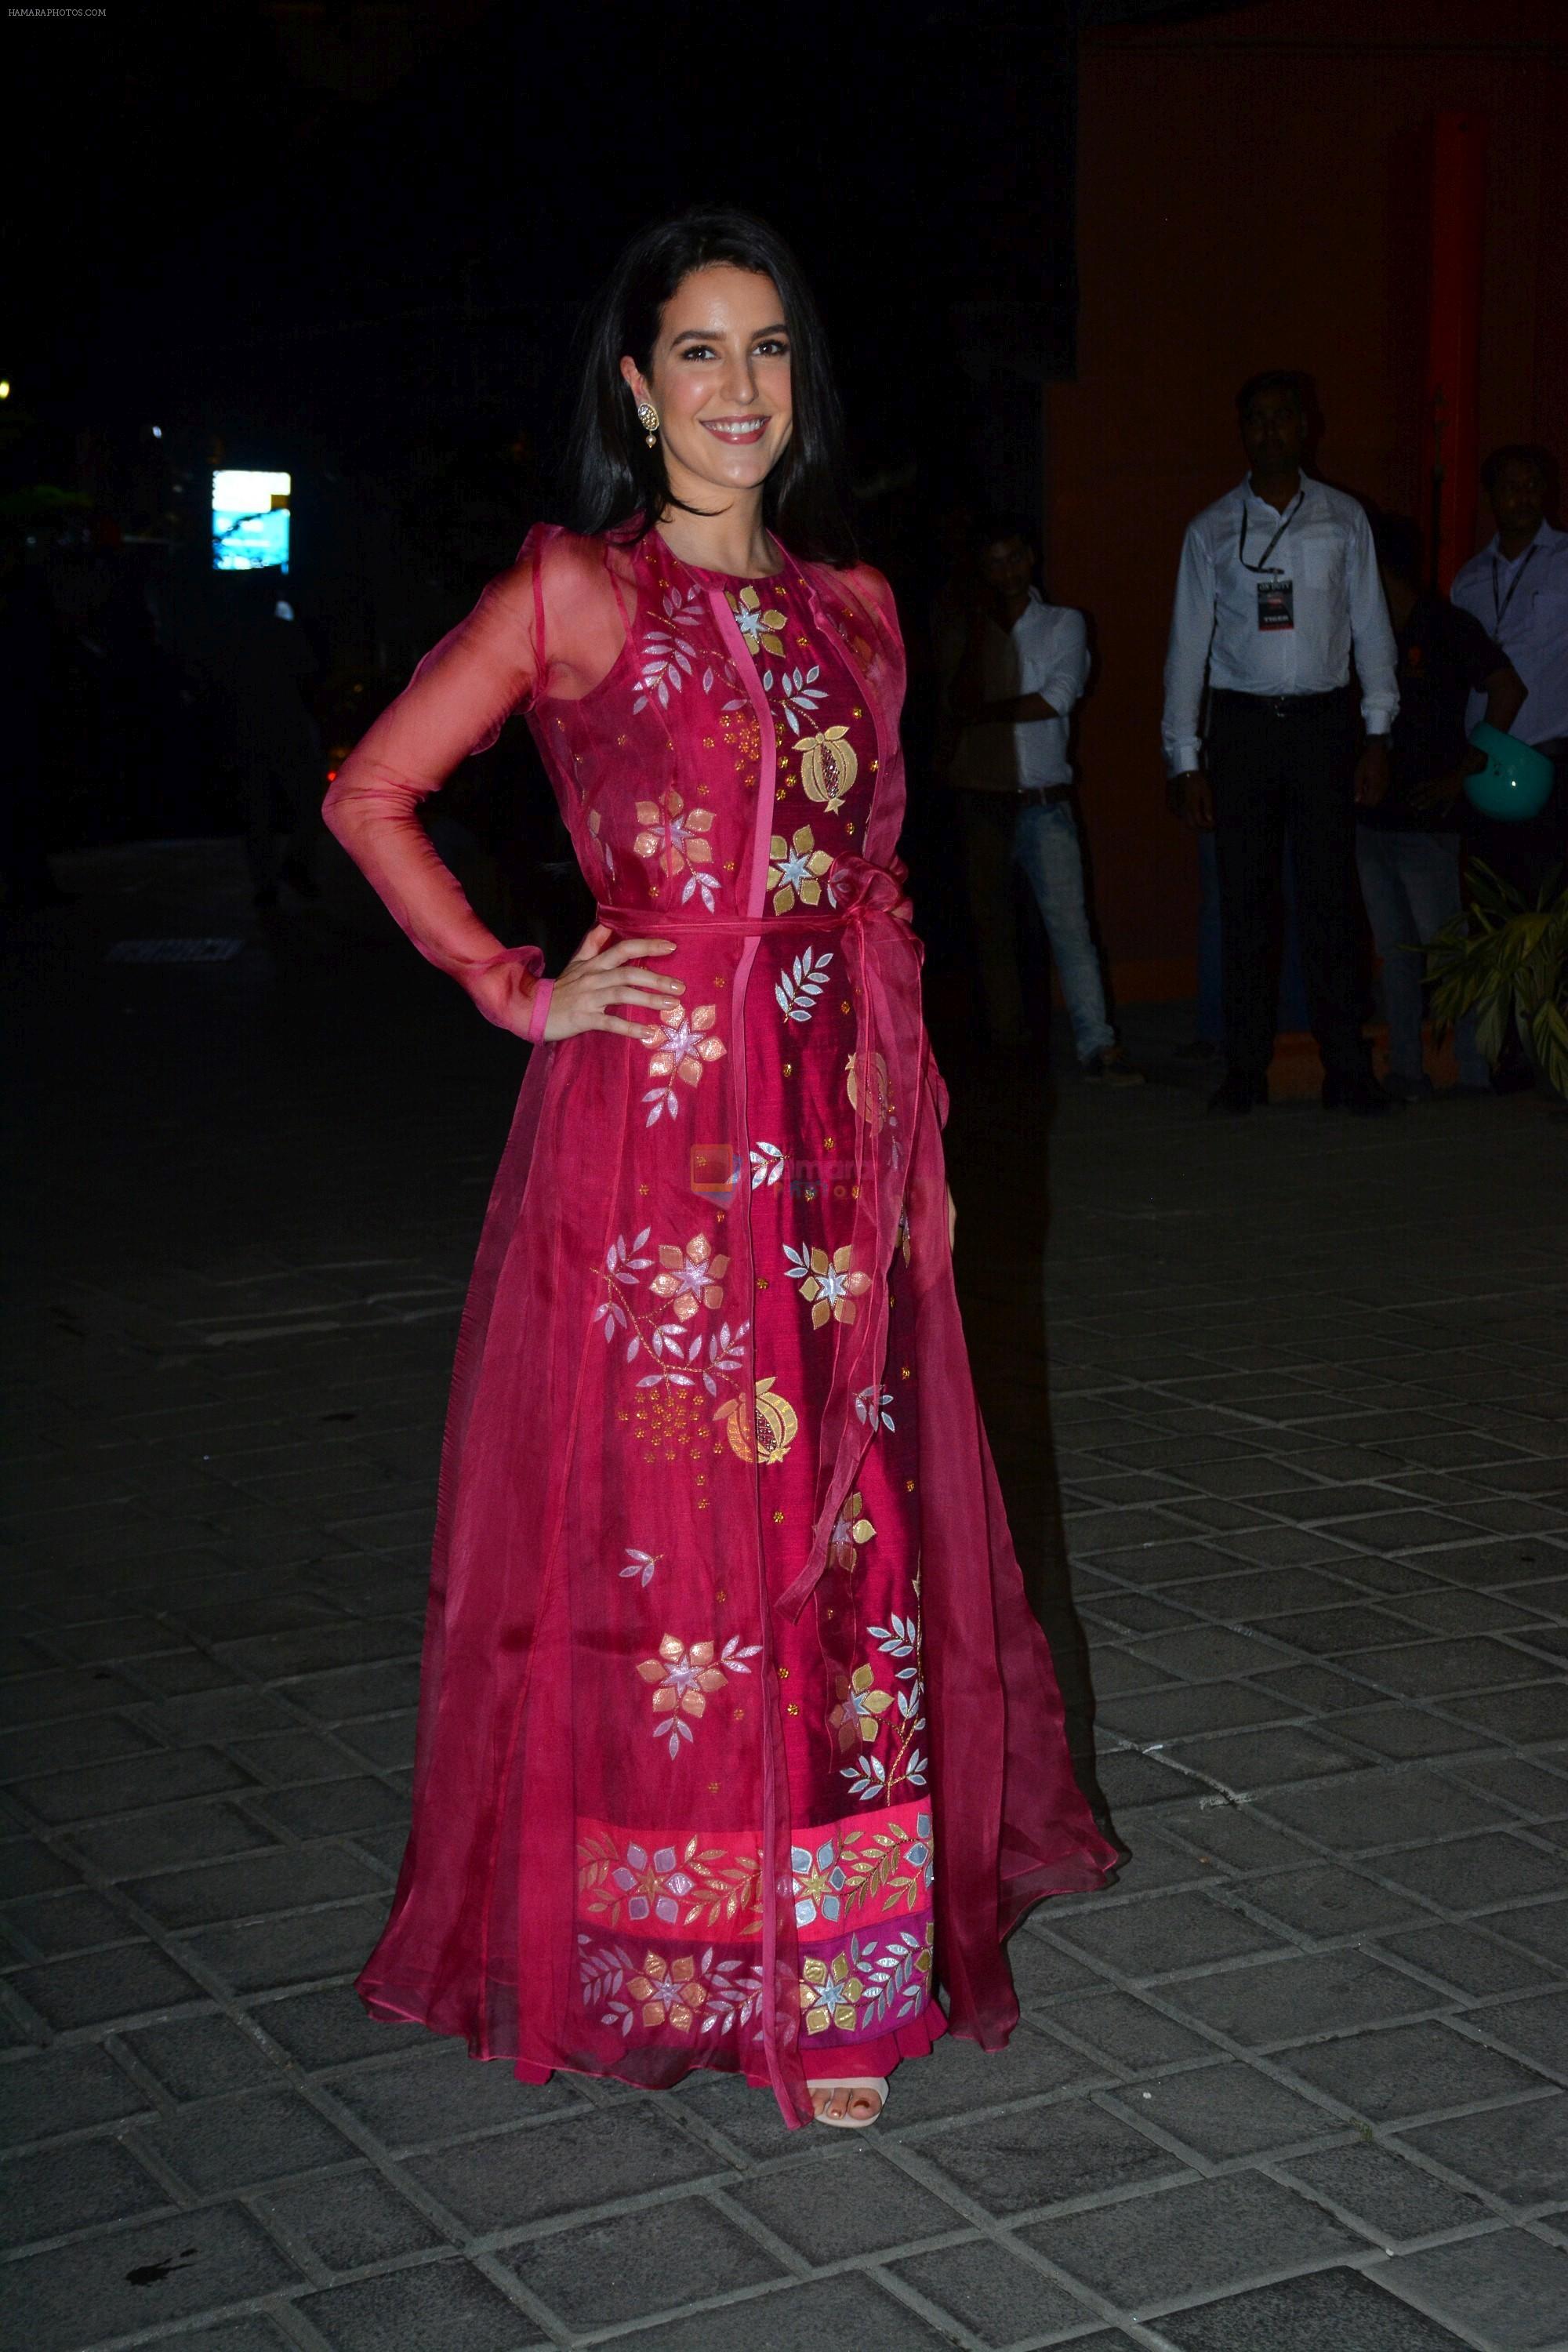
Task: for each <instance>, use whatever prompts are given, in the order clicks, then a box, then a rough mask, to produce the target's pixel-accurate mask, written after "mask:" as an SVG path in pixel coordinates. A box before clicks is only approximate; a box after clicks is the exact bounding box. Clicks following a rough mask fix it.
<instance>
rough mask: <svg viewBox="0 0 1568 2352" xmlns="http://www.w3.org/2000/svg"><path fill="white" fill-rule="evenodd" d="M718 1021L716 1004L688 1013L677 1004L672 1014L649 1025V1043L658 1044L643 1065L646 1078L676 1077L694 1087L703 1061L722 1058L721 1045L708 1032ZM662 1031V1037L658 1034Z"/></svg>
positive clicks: (703, 1005) (720, 1059) (721, 1042)
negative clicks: (654, 1051)
mask: <svg viewBox="0 0 1568 2352" xmlns="http://www.w3.org/2000/svg"><path fill="white" fill-rule="evenodd" d="M718 1018H719V1008H718V1006H717V1005H716V1004H697V1005H694V1006H693V1007H692V1008H691V1011H690V1013H688V1012H687V1009H686V1007H685V1005H683V1004H678V1005H677V1006H676V1007H675V1009H674V1011H673V1012H672V1013H666V1014H665V1015H664V1017H663V1019H662V1020H660V1021H658V1023H656V1024H653V1025H652V1035H651V1037H650V1041H649V1042H650V1043H652V1042H654V1040H657V1041H658V1053H657V1054H655V1055H654V1057H653V1059H652V1061H651V1062H650V1063H649V1064H648V1066H647V1074H648V1076H649V1077H650V1078H668V1077H677V1078H681V1079H684V1081H685V1083H686V1084H687V1085H688V1086H689V1087H694V1086H695V1085H696V1084H697V1081H698V1079H699V1078H700V1076H702V1065H703V1063H704V1062H719V1061H722V1059H723V1057H724V1051H725V1048H724V1043H723V1040H722V1039H721V1038H720V1037H710V1035H709V1034H708V1032H709V1031H710V1029H711V1028H712V1026H713V1024H714V1023H715V1022H716V1021H717V1020H718ZM660 1030H662V1031H663V1033H664V1034H663V1035H662V1037H661V1036H659V1034H658V1033H659V1031H660Z"/></svg>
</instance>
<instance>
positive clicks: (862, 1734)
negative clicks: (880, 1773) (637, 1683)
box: [638, 1666, 893, 1753]
mask: <svg viewBox="0 0 1568 2352" xmlns="http://www.w3.org/2000/svg"><path fill="white" fill-rule="evenodd" d="M638 1672H639V1673H642V1674H646V1673H647V1667H646V1666H644V1667H639V1668H638ZM874 1680H875V1676H874V1672H873V1669H872V1668H871V1667H870V1666H857V1667H856V1669H855V1671H854V1673H853V1674H852V1675H837V1676H836V1677H835V1687H836V1689H837V1693H838V1704H837V1706H836V1707H835V1708H834V1710H833V1712H832V1714H831V1715H830V1716H829V1717H828V1718H827V1724H828V1728H829V1730H831V1731H836V1732H837V1734H838V1745H839V1747H840V1748H841V1749H843V1750H844V1751H845V1752H846V1753H847V1751H848V1750H849V1749H850V1748H853V1747H854V1745H855V1743H856V1741H857V1740H858V1739H864V1740H872V1739H875V1738H876V1737H877V1729H878V1718H879V1717H880V1716H884V1715H886V1714H887V1712H888V1709H889V1707H890V1706H892V1704H893V1694H892V1692H891V1691H885V1690H877V1689H875V1688H874V1687H873V1684H874ZM654 1705H655V1706H658V1697H657V1696H655V1699H654Z"/></svg>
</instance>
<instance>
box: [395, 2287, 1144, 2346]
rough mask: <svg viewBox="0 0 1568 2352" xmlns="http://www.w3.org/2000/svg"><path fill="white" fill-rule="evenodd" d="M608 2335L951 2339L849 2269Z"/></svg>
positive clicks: (640, 2342) (894, 2341) (677, 2342)
mask: <svg viewBox="0 0 1568 2352" xmlns="http://www.w3.org/2000/svg"><path fill="white" fill-rule="evenodd" d="M613 2340H614V2342H615V2345H616V2352H738V2347H744V2352H821V2347H822V2346H823V2345H824V2344H830V2343H844V2344H852V2345H853V2346H854V2347H855V2352H928V2347H936V2346H939V2345H950V2344H951V2342H952V2338H951V2336H943V2335H940V2334H939V2333H938V2332H937V2331H936V2329H934V2328H933V2327H931V2326H929V2325H928V2324H927V2322H926V2321H925V2320H923V2319H921V2317H920V2316H919V2315H918V2314H917V2313H915V2312H913V2311H911V2310H910V2307H909V2305H907V2304H903V2303H900V2302H897V2301H896V2300H895V2299H894V2297H893V2296H892V2295H890V2294H884V2292H883V2291H882V2290H881V2288H879V2287H878V2286H875V2285H873V2284H872V2282H871V2281H870V2280H869V2279H868V2278H862V2277H858V2276H857V2275H856V2274H855V2273H853V2272H848V2273H845V2274H843V2275H842V2276H840V2277H837V2278H831V2279H821V2280H816V2281H813V2282H811V2283H810V2284H806V2285H805V2286H793V2287H785V2288H784V2289H783V2290H782V2291H781V2292H780V2293H777V2294H763V2295H755V2296H748V2297H747V2298H746V2299H745V2301H744V2302H742V2303H732V2304H727V2305H725V2306H724V2307H723V2308H722V2309H721V2310H718V2311H709V2312H702V2313H699V2314H698V2315H697V2316H696V2317H695V2318H691V2319H677V2320H672V2321H670V2322H669V2324H668V2326H663V2327H649V2328H642V2327H639V2328H637V2330H636V2331H635V2332H634V2333H633V2334H632V2335H630V2336H616V2337H615V2338H614V2339H613ZM353 2352H359V2347H353ZM366 2352H369V2347H366ZM431 2352H436V2347H431ZM441 2352H445V2347H442V2348H441ZM465 2352H466V2347H465ZM478 2352H483V2347H478ZM509 2352H510V2347H509ZM1108 2352H1109V2347H1108Z"/></svg>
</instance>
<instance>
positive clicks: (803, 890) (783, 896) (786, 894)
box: [768, 824, 833, 915]
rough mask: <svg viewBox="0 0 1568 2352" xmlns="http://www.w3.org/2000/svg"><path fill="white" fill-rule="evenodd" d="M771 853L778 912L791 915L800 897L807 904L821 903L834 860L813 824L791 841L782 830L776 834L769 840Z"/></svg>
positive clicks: (771, 885) (770, 882)
mask: <svg viewBox="0 0 1568 2352" xmlns="http://www.w3.org/2000/svg"><path fill="white" fill-rule="evenodd" d="M768 855H769V856H770V857H771V858H772V860H773V863H772V864H771V865H770V866H769V867H768V888H769V889H770V890H771V891H772V892H773V912H774V914H775V915H787V914H788V913H789V911H790V908H792V907H793V906H794V905H795V899H796V898H797V897H798V898H799V899H800V902H801V904H802V906H805V907H816V906H818V905H819V904H820V903H821V899H822V884H823V877H824V876H825V875H827V874H830V873H831V872H832V870H833V859H832V856H830V854H829V853H828V851H826V849H818V847H817V845H816V841H815V839H814V838H813V835H812V830H811V827H810V825H808V824H803V825H801V826H800V827H799V829H798V831H796V832H795V834H793V835H791V837H790V839H789V840H788V841H786V840H785V839H784V835H783V834H782V833H775V834H774V835H773V837H772V839H771V840H770V841H769V843H768Z"/></svg>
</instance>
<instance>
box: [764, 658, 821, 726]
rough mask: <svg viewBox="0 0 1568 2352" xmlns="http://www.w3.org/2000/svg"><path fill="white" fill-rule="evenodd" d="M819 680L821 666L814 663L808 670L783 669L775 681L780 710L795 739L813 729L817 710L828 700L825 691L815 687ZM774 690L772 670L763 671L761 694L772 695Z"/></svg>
mask: <svg viewBox="0 0 1568 2352" xmlns="http://www.w3.org/2000/svg"><path fill="white" fill-rule="evenodd" d="M821 676H822V670H821V667H820V665H818V664H816V663H815V662H814V663H813V665H812V667H810V669H786V670H781V671H780V672H779V676H778V678H777V681H776V685H777V692H778V698H779V706H780V708H781V709H782V710H783V712H784V717H785V719H787V721H788V722H789V725H790V726H791V728H793V730H795V734H796V735H797V736H801V735H804V734H805V731H806V730H807V728H808V727H814V726H816V706H817V704H818V703H819V702H826V699H827V689H826V687H821V686H818V685H817V683H816V681H817V679H818V678H819V677H821ZM774 686H775V681H774V677H773V672H772V670H771V669H765V670H763V693H764V694H772V693H773V691H774Z"/></svg>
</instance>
